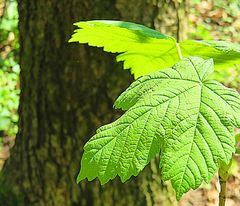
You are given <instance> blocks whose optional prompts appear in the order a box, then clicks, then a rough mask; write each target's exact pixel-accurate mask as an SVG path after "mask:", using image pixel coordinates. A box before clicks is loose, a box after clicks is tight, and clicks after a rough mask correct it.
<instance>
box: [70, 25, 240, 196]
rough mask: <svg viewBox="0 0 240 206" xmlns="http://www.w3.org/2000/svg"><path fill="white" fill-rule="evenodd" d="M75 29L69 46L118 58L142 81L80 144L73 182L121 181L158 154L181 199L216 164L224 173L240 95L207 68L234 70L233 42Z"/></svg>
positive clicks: (120, 28) (239, 117)
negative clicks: (116, 111)
mask: <svg viewBox="0 0 240 206" xmlns="http://www.w3.org/2000/svg"><path fill="white" fill-rule="evenodd" d="M76 26H78V27H79V28H80V29H77V30H76V31H75V34H73V36H72V38H71V39H70V42H79V43H88V44H89V45H90V46H97V47H103V48H104V51H107V52H114V53H120V55H118V56H117V61H124V69H129V68H131V72H132V73H133V74H134V76H135V78H137V77H140V76H143V77H140V78H139V79H137V80H136V81H135V82H133V83H132V84H131V85H130V87H129V88H128V89H127V90H126V91H125V92H123V93H122V94H121V95H120V96H119V98H118V99H117V100H116V102H115V104H114V106H115V108H118V109H123V110H127V111H126V112H125V113H124V114H123V115H122V116H121V117H120V118H119V119H117V120H116V121H115V122H113V123H110V124H108V125H105V126H103V127H101V128H99V129H98V130H97V133H96V135H94V136H93V137H92V138H91V139H90V140H89V141H88V142H87V143H86V145H85V147H84V154H83V157H82V161H81V170H80V173H79V175H78V178H77V181H78V182H79V181H81V180H82V179H84V178H87V179H88V180H93V179H95V178H96V177H98V178H99V180H100V182H101V183H102V184H105V183H106V182H108V181H109V180H111V179H114V178H115V177H116V176H117V175H118V176H119V177H120V178H121V180H122V182H125V181H126V180H128V179H129V178H130V177H131V176H133V175H134V176H137V175H138V173H139V172H140V171H141V170H143V168H144V167H145V166H146V165H147V164H148V163H149V161H150V160H151V159H152V158H154V157H155V156H156V155H157V154H159V153H160V168H161V173H162V178H163V180H170V181H171V183H172V185H173V187H174V189H175V190H176V196H177V199H180V198H181V196H182V195H183V193H185V192H187V191H188V190H190V189H191V188H192V189H196V188H198V187H199V186H200V184H201V183H202V182H203V181H205V182H209V181H210V180H211V179H212V177H213V175H214V173H215V172H216V171H217V170H218V169H219V167H220V172H223V171H224V172H225V170H226V168H227V167H225V166H224V165H229V163H230V161H231V159H232V154H233V153H235V152H236V140H235V137H234V129H235V128H240V95H239V93H238V92H237V91H235V90H233V89H229V88H227V87H225V86H223V85H222V84H221V83H219V82H217V81H215V80H212V79H210V76H211V75H212V73H213V72H214V66H215V69H216V70H226V71H227V69H228V68H231V67H234V66H236V65H240V46H239V45H237V44H233V43H229V42H225V41H214V40H208V41H207V40H201V41H196V40H185V41H182V42H180V43H178V42H176V40H175V39H174V38H172V37H168V36H165V35H163V34H160V33H158V32H157V31H154V30H152V29H149V28H147V27H144V26H142V25H138V24H134V23H129V22H119V21H87V22H79V23H76ZM193 56H197V57H193ZM169 67H171V68H169ZM166 68H167V69H166ZM144 75H145V76H144ZM216 103H217V104H216ZM221 174H222V173H221Z"/></svg>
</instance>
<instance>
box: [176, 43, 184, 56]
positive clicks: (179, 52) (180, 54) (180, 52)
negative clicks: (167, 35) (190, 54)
mask: <svg viewBox="0 0 240 206" xmlns="http://www.w3.org/2000/svg"><path fill="white" fill-rule="evenodd" d="M176 47H177V51H178V56H179V59H180V60H181V59H183V55H182V51H181V48H180V46H179V43H177V42H176Z"/></svg>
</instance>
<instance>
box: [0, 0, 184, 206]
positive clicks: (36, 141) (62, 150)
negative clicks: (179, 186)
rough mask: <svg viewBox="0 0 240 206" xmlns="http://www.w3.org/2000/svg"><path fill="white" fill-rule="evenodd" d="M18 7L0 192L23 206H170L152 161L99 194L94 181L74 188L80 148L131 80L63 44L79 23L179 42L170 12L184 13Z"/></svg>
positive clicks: (102, 58)
mask: <svg viewBox="0 0 240 206" xmlns="http://www.w3.org/2000/svg"><path fill="white" fill-rule="evenodd" d="M182 2H184V1H182ZM18 3H19V15H20V17H19V29H20V66H21V74H20V76H21V97H20V107H19V115H20V122H19V133H18V136H17V139H16V144H15V146H14V148H13V149H12V151H11V158H10V159H9V161H8V162H7V164H6V167H5V168H4V182H5V186H6V185H7V186H8V187H9V188H11V190H12V192H13V193H14V194H17V195H18V196H19V197H21V198H22V200H23V205H25V206H28V205H33V206H74V205H82V206H85V205H89V206H100V205H104V206H107V205H109V206H110V205H111V206H112V205H118V206H123V205H129V206H133V205H134V206H138V205H175V204H176V201H175V197H174V196H173V192H172V189H171V188H170V187H168V184H167V185H165V184H163V183H162V182H161V179H160V174H159V169H158V162H159V161H158V159H157V158H156V159H155V160H153V161H152V162H151V164H150V165H149V166H148V167H146V168H145V170H144V171H143V172H141V173H140V175H139V176H138V177H133V178H131V180H130V181H128V182H127V183H125V184H122V183H120V181H119V179H118V178H117V179H116V180H114V181H111V182H110V183H108V184H106V185H104V186H100V185H99V182H98V180H95V181H92V182H87V181H82V182H81V183H80V185H77V184H76V183H75V178H76V175H77V172H78V170H79V166H80V164H79V163H80V158H81V154H82V152H83V145H84V144H85V142H86V141H87V140H88V139H89V138H90V137H91V135H93V134H94V132H95V130H96V128H98V127H99V126H101V125H103V124H105V123H108V122H111V121H113V120H114V119H116V118H117V117H118V116H119V115H120V111H114V110H113V109H112V105H113V102H114V100H115V99H116V97H117V96H118V95H119V94H120V93H121V91H123V90H124V89H125V88H126V87H127V86H128V85H129V83H130V82H131V81H132V80H133V79H132V77H131V75H130V72H129V71H128V72H126V71H123V70H122V69H121V65H120V64H117V63H115V60H114V55H110V54H105V53H104V52H102V50H101V49H96V48H89V47H88V46H85V45H79V44H76V43H72V44H69V43H68V39H69V38H70V35H71V33H72V32H73V29H74V27H73V25H72V24H73V22H76V21H79V20H87V19H118V20H125V21H133V22H138V23H143V24H145V25H147V26H150V27H153V28H156V29H158V30H160V31H162V32H163V33H166V34H171V35H173V36H175V37H179V35H180V33H179V31H180V29H181V28H180V27H181V23H180V22H181V21H186V19H184V20H182V19H181V18H180V15H178V8H179V5H184V8H181V9H183V11H185V10H184V9H185V6H186V5H185V4H182V3H180V4H179V3H177V4H176V2H174V1H170V0H128V1H126V0H104V1H103V0H93V1H89V0H60V1H59V0H37V1H33V0H18ZM184 32H185V31H184ZM181 33H182V32H181ZM9 198H11V197H9ZM9 202H10V201H9ZM19 203H20V201H19V202H18V203H14V204H12V205H14V206H16V205H17V204H19ZM6 205H7V204H6ZM8 205H10V203H9V204H8ZM12 205H11V206H12ZM19 205H20V204H19Z"/></svg>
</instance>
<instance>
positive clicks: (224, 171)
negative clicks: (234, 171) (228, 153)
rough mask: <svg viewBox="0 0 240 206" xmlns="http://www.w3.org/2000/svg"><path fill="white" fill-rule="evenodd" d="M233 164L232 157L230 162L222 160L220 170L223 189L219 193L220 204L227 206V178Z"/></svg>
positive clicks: (220, 205)
mask: <svg viewBox="0 0 240 206" xmlns="http://www.w3.org/2000/svg"><path fill="white" fill-rule="evenodd" d="M231 165H232V159H231V160H230V162H229V164H225V163H223V162H220V167H219V171H218V174H219V183H220V188H221V191H220V193H219V206H225V202H226V186H227V179H228V175H229V174H228V173H229V169H230V167H231Z"/></svg>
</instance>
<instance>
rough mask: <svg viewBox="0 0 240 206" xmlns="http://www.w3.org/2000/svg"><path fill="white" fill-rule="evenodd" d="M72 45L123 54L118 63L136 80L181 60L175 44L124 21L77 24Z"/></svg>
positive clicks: (151, 30)
mask: <svg viewBox="0 0 240 206" xmlns="http://www.w3.org/2000/svg"><path fill="white" fill-rule="evenodd" d="M75 25H76V26H78V27H79V28H80V29H77V30H75V34H73V35H72V38H71V39H70V42H79V43H88V44H89V45H90V46H97V47H104V51H107V52H113V53H121V54H120V55H119V56H117V61H124V69H130V68H131V72H132V73H133V74H134V77H135V78H138V77H139V76H142V75H144V74H148V73H150V72H152V71H157V70H159V69H163V68H167V67H170V66H172V65H173V64H174V63H175V62H176V61H178V60H179V57H178V53H177V48H176V41H175V39H174V38H172V37H168V36H165V35H163V34H160V33H159V32H157V31H155V30H153V29H150V28H147V27H145V26H142V25H139V24H135V23H129V22H121V21H86V22H78V23H76V24H75Z"/></svg>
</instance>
